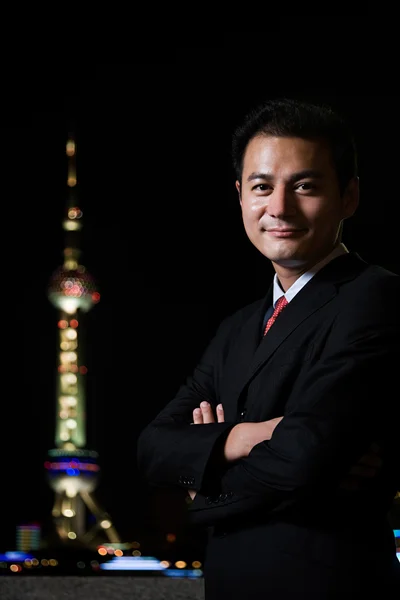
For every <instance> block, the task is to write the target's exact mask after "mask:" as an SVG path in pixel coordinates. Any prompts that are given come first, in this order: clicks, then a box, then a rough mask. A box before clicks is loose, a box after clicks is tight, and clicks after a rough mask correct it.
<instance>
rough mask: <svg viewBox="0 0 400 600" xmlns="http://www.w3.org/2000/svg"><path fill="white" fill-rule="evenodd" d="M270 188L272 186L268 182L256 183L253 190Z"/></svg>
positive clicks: (262, 190) (263, 190)
mask: <svg viewBox="0 0 400 600" xmlns="http://www.w3.org/2000/svg"><path fill="white" fill-rule="evenodd" d="M269 188H270V186H269V185H268V184H266V183H258V184H257V185H255V186H254V187H253V190H258V191H260V192H265V191H266V190H268V189H269Z"/></svg>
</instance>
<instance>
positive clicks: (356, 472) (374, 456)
mask: <svg viewBox="0 0 400 600" xmlns="http://www.w3.org/2000/svg"><path fill="white" fill-rule="evenodd" d="M282 419H283V417H276V418H274V419H269V420H268V421H261V422H259V423H246V422H243V423H238V424H237V425H235V427H233V428H232V429H231V431H230V432H229V434H228V437H227V439H226V442H225V445H224V460H225V461H226V462H227V463H230V462H235V461H236V460H239V459H241V458H245V457H246V456H248V455H249V454H250V452H251V450H252V449H253V447H254V446H255V445H256V444H259V443H260V442H263V441H266V440H270V439H271V438H272V435H273V433H274V430H275V427H276V426H277V425H278V424H279V423H280V422H281V421H282ZM224 421H225V415H224V408H223V406H222V404H218V406H217V408H216V419H215V416H214V412H213V409H212V407H211V405H210V404H209V403H208V402H206V401H204V402H202V403H201V404H200V407H199V408H195V409H194V411H193V425H203V424H207V423H215V422H217V423H223V422H224ZM379 453H380V448H379V446H377V445H376V444H372V445H371V447H370V449H369V451H368V452H367V453H366V454H364V455H363V456H362V457H361V458H360V460H359V461H358V462H357V463H356V464H355V465H353V466H352V468H351V469H350V471H349V473H348V475H347V476H346V477H345V478H344V479H343V480H342V482H341V484H340V487H341V488H342V489H345V490H348V491H354V490H357V489H359V488H360V486H361V485H362V482H363V481H364V480H365V479H370V478H372V477H374V476H375V475H376V473H377V472H378V471H379V469H380V468H381V466H382V458H381V457H380V454H379ZM189 495H190V497H191V499H192V500H194V498H195V496H196V492H195V491H194V490H189Z"/></svg>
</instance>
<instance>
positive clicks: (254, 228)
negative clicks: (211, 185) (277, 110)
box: [236, 135, 358, 271]
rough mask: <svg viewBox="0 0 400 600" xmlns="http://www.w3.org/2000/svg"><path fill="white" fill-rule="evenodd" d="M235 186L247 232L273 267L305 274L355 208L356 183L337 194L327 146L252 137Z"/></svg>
mask: <svg viewBox="0 0 400 600" xmlns="http://www.w3.org/2000/svg"><path fill="white" fill-rule="evenodd" d="M236 187H237V189H238V191H239V194H240V205H241V208H242V218H243V224H244V227H245V230H246V233H247V235H248V237H249V239H250V241H251V242H252V243H253V244H254V246H255V247H256V248H257V249H258V250H259V251H260V252H261V253H262V254H263V255H264V256H266V257H267V258H268V259H270V260H271V261H272V262H273V264H274V266H275V268H276V267H278V268H279V267H281V268H284V269H286V268H287V269H291V268H293V269H297V268H300V269H302V270H303V271H304V270H307V268H309V267H311V266H313V265H314V264H315V263H316V262H318V261H319V260H322V258H324V257H325V256H326V255H327V254H329V252H330V251H331V250H332V249H333V247H334V245H335V243H336V241H337V236H338V231H339V227H340V223H341V221H342V220H343V219H345V218H347V217H349V216H351V215H352V214H353V213H354V211H355V209H356V207H357V203H358V185H357V180H356V179H354V181H353V182H352V183H351V184H350V185H349V186H348V188H347V190H346V191H345V193H344V194H343V195H342V196H341V195H340V191H339V183H338V180H337V176H336V171H335V168H334V164H333V161H332V157H331V153H330V150H329V148H328V146H327V145H325V144H324V143H323V142H322V141H310V140H304V139H301V138H287V137H272V136H261V135H260V136H257V137H255V138H253V139H252V140H251V141H250V142H249V144H248V146H247V149H246V152H245V156H244V164H243V173H242V184H241V185H240V183H239V182H238V181H237V182H236Z"/></svg>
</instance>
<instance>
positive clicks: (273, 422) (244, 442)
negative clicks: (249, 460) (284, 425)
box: [189, 401, 283, 500]
mask: <svg viewBox="0 0 400 600" xmlns="http://www.w3.org/2000/svg"><path fill="white" fill-rule="evenodd" d="M216 413H217V422H218V423H224V421H225V415H224V408H223V406H222V404H218V406H217V409H216ZM282 419H283V417H277V418H275V419H269V420H268V421H262V422H261V423H238V424H237V425H235V427H233V429H232V430H231V431H230V433H229V435H228V438H227V440H226V442H225V448H224V456H225V459H226V461H227V462H233V461H235V460H239V458H244V457H246V456H248V455H249V453H250V451H251V449H252V448H253V446H255V445H256V444H258V443H259V442H262V441H264V440H270V439H271V437H272V434H273V432H274V429H275V427H276V426H277V425H278V423H279V422H280V421H281V420H282ZM206 423H215V416H214V412H213V409H212V407H211V405H210V404H209V403H208V402H205V401H204V402H202V403H201V404H200V408H195V409H194V411H193V425H202V424H206ZM189 495H190V497H191V499H192V500H194V498H195V496H196V492H195V491H194V490H189Z"/></svg>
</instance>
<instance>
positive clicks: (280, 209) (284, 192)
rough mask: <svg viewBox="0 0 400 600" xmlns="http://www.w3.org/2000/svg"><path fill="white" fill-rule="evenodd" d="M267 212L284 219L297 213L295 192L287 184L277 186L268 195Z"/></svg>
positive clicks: (271, 215)
mask: <svg viewBox="0 0 400 600" xmlns="http://www.w3.org/2000/svg"><path fill="white" fill-rule="evenodd" d="M266 204H267V206H266V209H267V212H268V214H269V216H270V217H275V218H277V219H282V218H283V217H286V216H293V215H294V214H295V213H296V205H295V199H294V194H293V193H292V192H291V191H290V190H288V189H287V188H286V187H285V186H276V187H275V188H274V190H273V192H272V193H271V194H270V195H269V196H268V197H267V203H266Z"/></svg>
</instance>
